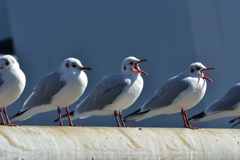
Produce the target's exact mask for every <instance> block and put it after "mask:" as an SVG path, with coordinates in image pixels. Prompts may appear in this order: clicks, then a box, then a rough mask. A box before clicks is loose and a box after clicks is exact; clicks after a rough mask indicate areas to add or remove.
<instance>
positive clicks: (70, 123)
mask: <svg viewBox="0 0 240 160" xmlns="http://www.w3.org/2000/svg"><path fill="white" fill-rule="evenodd" d="M66 112H67V115H68V120H69V126H74V127H84V126H83V125H73V123H72V120H71V116H70V114H69V109H68V106H67V107H66Z"/></svg>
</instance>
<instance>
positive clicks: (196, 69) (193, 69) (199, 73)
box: [186, 62, 214, 82]
mask: <svg viewBox="0 0 240 160" xmlns="http://www.w3.org/2000/svg"><path fill="white" fill-rule="evenodd" d="M211 69H214V68H206V67H205V66H204V65H203V64H202V63H200V62H195V63H192V64H191V65H190V66H189V67H188V69H187V70H186V72H187V73H189V74H190V75H192V76H193V77H202V78H203V79H206V80H208V81H209V82H212V80H211V79H210V78H208V77H206V76H204V75H203V71H206V70H211Z"/></svg>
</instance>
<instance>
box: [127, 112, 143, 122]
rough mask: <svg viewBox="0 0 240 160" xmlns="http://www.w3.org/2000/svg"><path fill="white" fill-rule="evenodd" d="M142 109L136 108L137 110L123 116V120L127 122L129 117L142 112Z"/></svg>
mask: <svg viewBox="0 0 240 160" xmlns="http://www.w3.org/2000/svg"><path fill="white" fill-rule="evenodd" d="M140 111H141V109H138V110H136V111H135V112H133V113H131V114H129V115H127V116H125V117H124V118H123V121H124V122H127V121H126V119H127V118H128V117H131V116H133V115H135V114H137V113H138V112H140Z"/></svg>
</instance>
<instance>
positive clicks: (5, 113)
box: [3, 107, 21, 127]
mask: <svg viewBox="0 0 240 160" xmlns="http://www.w3.org/2000/svg"><path fill="white" fill-rule="evenodd" d="M3 113H4V115H5V117H6V120H7V123H5V124H4V125H7V126H11V127H12V126H21V125H20V124H11V123H10V121H9V118H8V115H7V110H6V107H4V108H3Z"/></svg>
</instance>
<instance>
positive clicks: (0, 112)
mask: <svg viewBox="0 0 240 160" xmlns="http://www.w3.org/2000/svg"><path fill="white" fill-rule="evenodd" d="M0 117H1V120H2V122H1V124H0V125H5V124H6V123H5V122H4V119H3V115H2V111H1V110H0Z"/></svg>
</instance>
